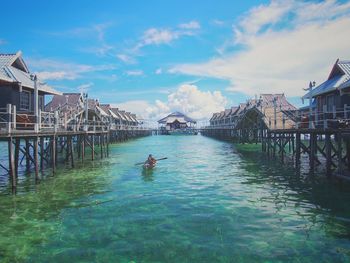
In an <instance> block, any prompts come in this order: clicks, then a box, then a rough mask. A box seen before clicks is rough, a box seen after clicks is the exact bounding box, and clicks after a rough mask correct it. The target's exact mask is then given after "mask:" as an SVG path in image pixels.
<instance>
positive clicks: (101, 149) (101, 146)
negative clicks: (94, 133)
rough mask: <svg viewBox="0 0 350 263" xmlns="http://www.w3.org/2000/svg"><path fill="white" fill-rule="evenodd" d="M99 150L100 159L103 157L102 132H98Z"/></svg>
mask: <svg viewBox="0 0 350 263" xmlns="http://www.w3.org/2000/svg"><path fill="white" fill-rule="evenodd" d="M99 141H100V151H101V159H103V134H102V133H101V134H100V139H99Z"/></svg>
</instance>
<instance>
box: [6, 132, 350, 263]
mask: <svg viewBox="0 0 350 263" xmlns="http://www.w3.org/2000/svg"><path fill="white" fill-rule="evenodd" d="M148 153H153V154H154V155H155V156H156V157H164V156H167V157H168V158H169V159H168V160H164V161H160V162H159V163H158V166H157V167H156V169H154V170H153V171H150V172H146V173H145V172H144V171H143V170H142V169H141V168H140V167H138V166H135V165H134V164H135V163H136V162H140V161H142V160H143V159H145V158H146V156H147V154H148ZM47 174H48V175H47V177H46V178H45V180H43V181H42V182H41V183H40V184H38V185H36V184H34V180H33V176H31V177H28V176H24V177H23V178H22V180H21V183H20V187H19V194H18V195H17V196H11V195H8V194H7V191H6V189H4V187H3V188H2V194H1V195H0V210H1V213H0V261H4V262H14V261H20V262H262V261H268V262H282V261H290V262H315V261H321V262H327V261H328V262H335V261H344V262H345V261H349V260H350V206H349V205H348V204H349V202H350V188H349V186H347V185H340V184H335V183H331V182H328V181H327V180H326V179H322V178H319V177H315V178H312V177H308V176H307V175H305V174H303V175H298V174H296V173H295V171H294V170H293V168H292V167H288V166H282V165H280V164H279V163H278V161H276V160H271V161H269V160H268V159H267V158H266V157H264V156H263V155H262V154H261V153H260V148H259V146H255V145H252V146H234V145H232V144H230V143H226V142H220V141H217V140H213V139H209V138H206V137H202V136H154V137H147V138H142V139H138V140H134V141H130V142H127V143H123V144H118V145H114V146H112V147H111V153H110V158H108V159H103V160H102V161H100V160H97V161H95V162H94V163H92V162H86V163H84V164H80V167H79V168H77V169H74V170H70V169H68V168H64V167H61V168H60V169H59V172H58V174H57V176H55V177H51V176H49V174H50V173H49V171H47Z"/></svg>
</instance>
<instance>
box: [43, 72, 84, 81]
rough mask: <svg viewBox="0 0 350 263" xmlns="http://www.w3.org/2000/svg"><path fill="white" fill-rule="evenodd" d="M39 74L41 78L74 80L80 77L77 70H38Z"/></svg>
mask: <svg viewBox="0 0 350 263" xmlns="http://www.w3.org/2000/svg"><path fill="white" fill-rule="evenodd" d="M37 75H38V77H39V79H41V80H62V79H69V80H73V79H76V78H77V77H78V76H77V74H76V73H75V72H68V71H39V72H37Z"/></svg>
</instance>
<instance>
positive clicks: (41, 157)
mask: <svg viewBox="0 0 350 263" xmlns="http://www.w3.org/2000/svg"><path fill="white" fill-rule="evenodd" d="M44 139H45V138H44V137H40V169H41V170H44V158H45V157H44V152H45V145H44V143H45V140H44Z"/></svg>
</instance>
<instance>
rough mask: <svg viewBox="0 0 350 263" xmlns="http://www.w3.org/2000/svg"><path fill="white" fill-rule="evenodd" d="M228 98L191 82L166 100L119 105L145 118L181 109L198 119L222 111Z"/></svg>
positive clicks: (156, 116) (159, 116)
mask: <svg viewBox="0 0 350 263" xmlns="http://www.w3.org/2000/svg"><path fill="white" fill-rule="evenodd" d="M226 105H227V99H226V98H225V97H224V96H223V95H222V94H221V92H220V91H214V92H210V91H201V90H200V89H199V88H198V87H197V86H195V85H191V84H184V85H181V86H180V87H179V88H178V89H177V90H176V91H174V92H172V93H170V94H169V95H168V98H167V100H166V101H161V100H156V101H155V102H154V103H153V104H151V103H149V102H147V101H143V100H134V101H127V102H124V103H120V104H118V107H120V108H122V109H126V110H128V111H132V112H135V113H136V114H137V115H138V116H140V117H142V118H144V119H152V120H158V119H160V118H162V117H164V116H166V115H168V114H169V113H171V112H174V111H180V112H182V113H184V114H186V115H188V116H189V117H192V118H194V119H196V120H201V119H206V118H209V117H210V116H211V115H212V113H213V112H217V111H221V110H223V109H224V108H225V106H226Z"/></svg>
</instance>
